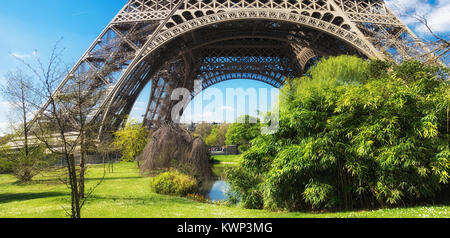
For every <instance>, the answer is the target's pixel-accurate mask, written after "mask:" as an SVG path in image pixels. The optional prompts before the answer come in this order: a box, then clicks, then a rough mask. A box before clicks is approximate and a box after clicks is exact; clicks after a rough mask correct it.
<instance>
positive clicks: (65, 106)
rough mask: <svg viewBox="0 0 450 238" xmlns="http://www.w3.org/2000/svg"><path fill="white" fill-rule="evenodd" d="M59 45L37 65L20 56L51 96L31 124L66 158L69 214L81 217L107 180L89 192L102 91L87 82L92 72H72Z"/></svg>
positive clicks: (50, 147) (51, 148)
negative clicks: (90, 158)
mask: <svg viewBox="0 0 450 238" xmlns="http://www.w3.org/2000/svg"><path fill="white" fill-rule="evenodd" d="M58 45H59V42H57V43H56V44H55V45H54V47H53V50H52V52H51V55H50V58H49V59H48V62H47V63H46V64H44V63H43V62H42V60H41V59H40V58H39V57H36V58H35V61H36V62H35V64H33V65H32V64H30V63H28V62H25V61H24V60H22V59H19V60H20V61H21V62H22V63H23V64H24V65H25V66H26V67H27V68H28V69H29V70H30V71H31V72H32V73H33V74H34V76H35V77H36V79H37V81H39V83H40V84H41V89H40V90H39V93H40V97H41V98H43V99H45V100H47V101H46V103H45V105H44V106H43V107H41V110H40V111H39V112H38V113H37V116H36V117H35V118H34V120H33V124H32V125H29V127H30V131H32V133H33V135H34V136H35V137H36V138H37V139H38V140H39V141H40V142H42V143H43V144H45V146H46V148H47V149H48V150H49V151H50V152H51V153H52V154H55V155H57V156H59V157H61V158H63V159H64V161H65V163H66V167H67V171H68V178H67V180H66V181H67V185H68V187H69V188H70V191H71V211H70V212H67V214H68V215H69V216H70V217H72V218H81V209H82V207H83V205H84V204H85V202H86V201H87V199H88V198H89V196H90V195H91V194H92V192H93V191H94V190H95V188H96V187H97V186H98V185H99V184H100V183H101V182H102V181H103V178H102V179H101V180H99V182H98V183H97V184H96V185H95V186H93V187H91V188H90V190H89V191H88V192H87V193H85V173H86V169H87V168H86V163H87V161H86V153H87V151H88V149H89V145H91V144H93V140H92V139H91V138H90V137H89V135H90V134H91V131H93V130H95V125H94V124H90V123H89V119H90V118H89V117H90V116H91V115H92V113H93V110H95V107H94V105H96V104H97V103H98V101H99V100H100V98H101V96H102V95H101V94H102V92H101V91H99V90H98V89H97V87H96V85H92V84H88V83H87V81H88V80H92V78H91V77H93V73H92V72H89V71H88V72H77V73H75V74H68V72H69V70H68V67H67V65H66V64H64V63H63V60H62V53H63V49H60V48H59V46H58ZM67 75H69V77H68V78H67V80H66V83H65V84H64V87H63V88H61V87H59V88H58V85H59V83H60V82H61V80H62V79H64V78H65V77H66V76H67ZM57 88H58V90H57V91H56V93H55V90H56V89H57ZM76 154H79V158H80V160H79V161H77V160H76V158H75V156H76Z"/></svg>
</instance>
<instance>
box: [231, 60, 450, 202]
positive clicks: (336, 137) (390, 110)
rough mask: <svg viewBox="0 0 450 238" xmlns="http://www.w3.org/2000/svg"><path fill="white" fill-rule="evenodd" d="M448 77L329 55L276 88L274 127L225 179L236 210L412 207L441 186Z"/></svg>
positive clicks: (410, 65)
mask: <svg viewBox="0 0 450 238" xmlns="http://www.w3.org/2000/svg"><path fill="white" fill-rule="evenodd" d="M448 73H449V70H448V69H446V68H441V67H437V66H430V65H427V64H423V63H420V62H418V61H410V62H404V63H402V64H400V65H393V64H390V63H386V62H382V61H365V60H362V59H359V58H356V57H350V56H340V57H331V58H329V59H327V60H323V61H321V62H319V63H318V64H317V65H316V66H314V67H313V68H312V69H311V70H310V71H309V73H308V75H307V76H305V77H303V78H301V79H291V80H288V81H287V82H286V84H285V86H284V87H283V88H282V90H281V94H280V96H281V98H280V129H279V131H278V132H277V133H275V134H272V135H260V136H258V137H257V138H256V139H254V140H253V141H252V144H251V148H250V149H249V150H248V151H247V152H245V153H244V154H243V162H242V165H241V166H240V167H239V168H238V169H236V170H234V171H232V172H230V173H229V174H228V179H229V181H230V183H231V188H232V191H233V192H234V194H237V196H238V197H239V198H240V200H241V201H242V203H243V204H244V206H247V207H251V208H263V207H266V208H271V209H281V210H284V209H287V210H305V209H308V210H310V209H314V210H320V209H355V208H376V207H387V206H400V205H408V204H409V205H413V204H417V203H418V202H422V201H433V200H434V199H438V198H439V197H440V196H441V197H442V198H443V199H446V200H447V201H448V196H447V197H445V195H443V194H445V189H446V188H447V189H448V187H446V184H447V183H448V181H449V179H450V176H449V174H450V148H449V143H448V141H449V139H450V135H449V131H448V128H449V127H448V121H449V115H448V111H447V108H448V106H449V105H450V86H449V84H448V81H447V78H448Z"/></svg>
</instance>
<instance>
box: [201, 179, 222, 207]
mask: <svg viewBox="0 0 450 238" xmlns="http://www.w3.org/2000/svg"><path fill="white" fill-rule="evenodd" d="M227 192H228V183H227V182H225V181H223V180H219V181H216V182H214V184H213V186H212V188H211V190H210V191H209V193H208V194H206V196H205V197H206V198H209V199H211V201H213V202H214V201H223V200H226V199H227V198H228V196H227Z"/></svg>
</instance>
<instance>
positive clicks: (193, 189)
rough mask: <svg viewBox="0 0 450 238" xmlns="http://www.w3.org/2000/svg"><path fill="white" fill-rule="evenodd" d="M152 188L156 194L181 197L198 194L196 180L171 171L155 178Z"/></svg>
mask: <svg viewBox="0 0 450 238" xmlns="http://www.w3.org/2000/svg"><path fill="white" fill-rule="evenodd" d="M152 187H153V189H154V191H155V192H156V193H158V194H165V195H172V196H181V197H185V196H187V195H188V194H195V193H197V192H198V183H197V180H196V179H195V178H193V177H191V176H189V175H186V174H182V173H180V172H178V171H177V170H171V171H168V172H165V173H162V174H160V175H158V176H157V177H155V178H154V179H153V182H152Z"/></svg>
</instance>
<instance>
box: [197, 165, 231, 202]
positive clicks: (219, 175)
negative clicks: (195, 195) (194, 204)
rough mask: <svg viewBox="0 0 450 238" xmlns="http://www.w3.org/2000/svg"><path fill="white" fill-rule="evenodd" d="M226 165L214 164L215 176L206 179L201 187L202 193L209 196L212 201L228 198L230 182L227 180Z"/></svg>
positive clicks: (206, 196)
mask: <svg viewBox="0 0 450 238" xmlns="http://www.w3.org/2000/svg"><path fill="white" fill-rule="evenodd" d="M225 169H226V167H224V166H220V165H214V166H213V171H214V175H215V178H214V179H213V180H210V181H204V182H203V183H202V186H201V187H200V194H201V195H203V196H205V198H209V199H210V200H211V201H213V202H214V201H224V200H227V199H228V195H227V192H228V189H229V184H228V183H227V182H226V181H225Z"/></svg>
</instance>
